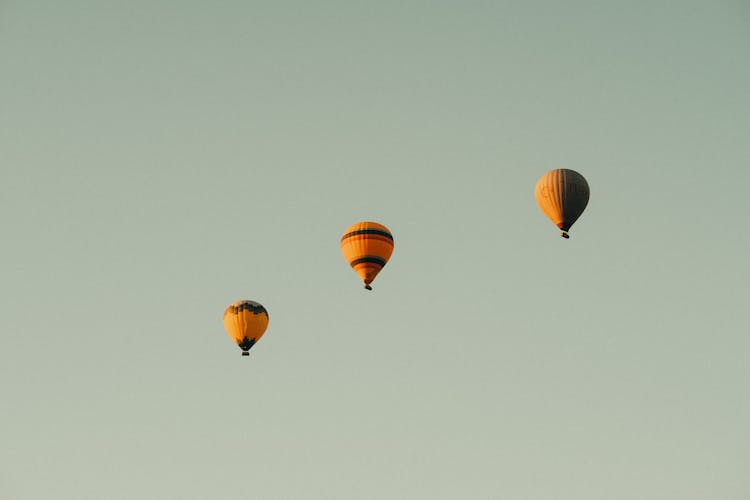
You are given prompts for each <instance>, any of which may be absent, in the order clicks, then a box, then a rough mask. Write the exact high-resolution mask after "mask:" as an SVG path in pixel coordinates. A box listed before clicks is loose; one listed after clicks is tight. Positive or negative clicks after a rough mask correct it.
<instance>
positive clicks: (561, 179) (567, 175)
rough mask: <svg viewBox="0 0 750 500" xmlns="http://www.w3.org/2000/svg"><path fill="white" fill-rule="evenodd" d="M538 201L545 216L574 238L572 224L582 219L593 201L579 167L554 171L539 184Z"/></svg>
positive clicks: (566, 234) (537, 184)
mask: <svg viewBox="0 0 750 500" xmlns="http://www.w3.org/2000/svg"><path fill="white" fill-rule="evenodd" d="M534 194H535V195H536V202H537V205H539V208H540V209H541V210H542V212H543V213H544V215H546V216H547V217H549V219H550V220H551V221H552V222H553V223H554V224H555V225H556V226H557V227H558V228H560V229H561V230H562V233H561V234H560V236H562V237H563V238H570V236H568V231H569V230H570V226H572V225H573V223H574V222H575V221H576V220H578V217H580V216H581V214H582V213H583V210H584V209H585V208H586V205H587V204H588V202H589V184H588V182H586V179H584V178H583V176H582V175H581V174H579V173H578V172H576V171H575V170H568V169H567V168H558V169H556V170H550V171H549V172H547V173H546V174H544V175H543V176H541V177H540V178H539V181H537V183H536V189H535V192H534Z"/></svg>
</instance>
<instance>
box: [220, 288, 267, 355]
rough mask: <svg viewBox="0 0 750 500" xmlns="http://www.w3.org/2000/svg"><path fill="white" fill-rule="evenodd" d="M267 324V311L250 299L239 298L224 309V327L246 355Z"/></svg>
mask: <svg viewBox="0 0 750 500" xmlns="http://www.w3.org/2000/svg"><path fill="white" fill-rule="evenodd" d="M267 326H268V311H266V308H265V307H263V306H262V305H260V304H258V303H257V302H253V301H252V300H239V301H237V302H234V303H233V304H230V305H229V307H227V308H226V310H225V311H224V329H226V331H227V333H228V334H229V337H230V338H231V339H232V340H234V342H235V343H236V344H237V345H238V346H239V347H240V349H242V355H243V356H247V355H248V352H247V351H249V350H250V348H251V347H252V346H254V345H255V343H256V342H258V340H260V338H261V337H262V336H263V333H265V331H266V327H267Z"/></svg>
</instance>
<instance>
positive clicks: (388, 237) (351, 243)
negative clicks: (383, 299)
mask: <svg viewBox="0 0 750 500" xmlns="http://www.w3.org/2000/svg"><path fill="white" fill-rule="evenodd" d="M341 253H343V254H344V258H345V259H346V261H347V262H348V263H349V265H350V266H352V268H353V269H354V271H355V272H356V273H357V274H359V276H360V278H362V281H364V282H365V288H366V289H367V290H372V287H371V286H370V283H372V280H374V279H375V276H377V275H378V273H379V272H380V270H381V269H383V266H385V264H386V263H387V262H388V259H389V258H390V256H391V254H392V253H393V235H392V234H391V232H390V231H389V230H388V228H387V227H385V226H384V225H382V224H378V223H377V222H358V223H357V224H354V225H352V226H349V228H348V229H347V230H346V231H344V235H343V236H342V237H341Z"/></svg>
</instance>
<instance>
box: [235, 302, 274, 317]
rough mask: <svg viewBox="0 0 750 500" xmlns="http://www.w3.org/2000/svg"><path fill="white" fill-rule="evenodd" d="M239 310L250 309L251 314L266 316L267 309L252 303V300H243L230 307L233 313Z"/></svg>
mask: <svg viewBox="0 0 750 500" xmlns="http://www.w3.org/2000/svg"><path fill="white" fill-rule="evenodd" d="M240 311H250V312H251V313H253V314H256V315H257V314H265V315H266V316H268V311H266V308H265V307H263V306H262V305H260V304H257V303H255V304H253V303H252V302H243V303H241V304H240V305H239V306H234V307H232V312H233V313H234V314H237V313H239V312H240Z"/></svg>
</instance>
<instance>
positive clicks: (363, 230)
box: [341, 229, 393, 241]
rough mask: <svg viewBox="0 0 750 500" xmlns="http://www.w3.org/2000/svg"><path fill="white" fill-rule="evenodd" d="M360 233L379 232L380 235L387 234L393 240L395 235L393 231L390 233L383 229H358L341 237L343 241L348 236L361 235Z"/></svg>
mask: <svg viewBox="0 0 750 500" xmlns="http://www.w3.org/2000/svg"><path fill="white" fill-rule="evenodd" d="M360 234H377V235H379V236H385V237H386V238H388V239H389V240H391V241H393V235H391V233H389V232H388V231H383V230H382V229H357V230H356V231H352V232H351V233H346V234H345V235H344V236H342V237H341V241H344V240H345V239H347V238H351V237H352V236H359V235H360Z"/></svg>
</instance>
